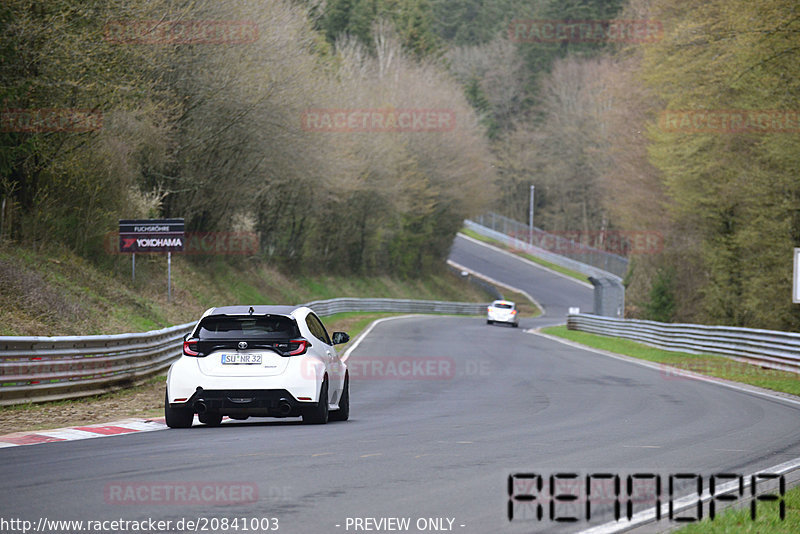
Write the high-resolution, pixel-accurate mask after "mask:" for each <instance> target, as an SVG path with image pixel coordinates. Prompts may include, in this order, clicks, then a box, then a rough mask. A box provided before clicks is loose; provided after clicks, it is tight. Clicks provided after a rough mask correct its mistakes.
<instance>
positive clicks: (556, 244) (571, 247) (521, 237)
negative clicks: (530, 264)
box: [472, 212, 628, 278]
mask: <svg viewBox="0 0 800 534" xmlns="http://www.w3.org/2000/svg"><path fill="white" fill-rule="evenodd" d="M472 222H473V223H475V224H478V225H481V226H482V227H484V228H487V229H489V230H492V231H494V232H497V233H500V234H502V235H505V236H508V237H510V238H513V239H516V241H518V242H519V243H524V244H525V245H526V246H529V247H532V248H534V249H536V251H537V254H536V255H537V256H538V255H542V253H546V254H548V255H552V256H554V257H555V259H554V260H553V259H549V258H548V261H551V262H552V263H556V264H557V265H562V264H561V263H559V262H558V259H560V258H569V259H571V260H574V261H576V262H578V263H580V264H581V265H588V266H591V267H594V268H595V269H599V270H600V271H603V272H607V273H613V274H614V275H615V276H617V277H619V278H624V277H625V274H626V273H627V272H628V258H626V257H625V256H621V255H619V254H614V253H613V252H608V251H606V250H601V249H598V248H594V247H591V246H589V245H587V244H585V243H582V242H580V241H576V240H574V239H570V238H568V237H565V236H562V235H556V234H552V233H549V232H545V231H544V230H542V229H541V228H536V227H535V226H534V228H533V232H531V231H530V226H528V225H527V224H525V223H521V222H519V221H515V220H514V219H510V218H508V217H505V216H503V215H500V214H498V213H494V212H489V213H487V214H484V215H480V216H478V217H476V218H475V220H474V221H472ZM531 238H532V242H531V243H528V240H529V239H531ZM517 248H520V247H517ZM542 257H544V256H542ZM563 266H564V267H567V268H569V269H572V270H575V271H578V272H580V273H583V272H584V271H582V270H581V269H580V267H578V268H576V267H570V266H568V265H566V264H565V265H563ZM584 274H587V275H588V276H593V277H595V278H597V275H595V274H591V273H584Z"/></svg>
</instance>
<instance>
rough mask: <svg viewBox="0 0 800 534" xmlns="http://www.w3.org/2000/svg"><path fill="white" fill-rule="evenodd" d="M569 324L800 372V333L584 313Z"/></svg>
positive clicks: (668, 347)
mask: <svg viewBox="0 0 800 534" xmlns="http://www.w3.org/2000/svg"><path fill="white" fill-rule="evenodd" d="M567 328H568V329H570V330H580V331H582V332H590V333H593V334H602V335H605V336H615V337H623V338H626V339H632V340H634V341H639V342H641V343H646V344H648V345H652V346H654V347H658V348H661V349H665V350H671V351H681V352H688V353H692V354H700V353H704V354H719V355H722V356H728V357H732V358H735V359H737V360H743V361H747V362H749V363H753V364H756V365H760V366H762V367H769V368H772V369H781V370H784V371H792V372H795V373H797V372H800V333H794V332H781V331H777V330H758V329H754V328H739V327H732V326H704V325H696V324H679V323H659V322H656V321H640V320H635V319H616V318H612V317H600V316H597V315H589V314H584V313H581V314H574V315H568V316H567Z"/></svg>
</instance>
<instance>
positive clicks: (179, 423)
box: [164, 392, 194, 428]
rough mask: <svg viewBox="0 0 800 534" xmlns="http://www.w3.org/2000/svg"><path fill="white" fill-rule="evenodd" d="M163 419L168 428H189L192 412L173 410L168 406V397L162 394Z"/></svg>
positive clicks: (188, 410)
mask: <svg viewBox="0 0 800 534" xmlns="http://www.w3.org/2000/svg"><path fill="white" fill-rule="evenodd" d="M164 419H165V421H166V423H167V426H168V427H170V428H189V427H191V426H192V420H193V419H194V412H193V411H192V410H191V409H190V408H174V407H172V406H170V405H169V397H168V396H167V393H166V392H164Z"/></svg>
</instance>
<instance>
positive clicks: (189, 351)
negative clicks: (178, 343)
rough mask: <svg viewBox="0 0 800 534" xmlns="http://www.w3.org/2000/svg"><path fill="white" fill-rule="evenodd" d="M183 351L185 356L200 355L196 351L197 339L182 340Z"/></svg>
mask: <svg viewBox="0 0 800 534" xmlns="http://www.w3.org/2000/svg"><path fill="white" fill-rule="evenodd" d="M183 353H184V354H185V355H187V356H200V353H199V352H197V340H196V339H193V340H188V339H187V340H185V341H184V342H183Z"/></svg>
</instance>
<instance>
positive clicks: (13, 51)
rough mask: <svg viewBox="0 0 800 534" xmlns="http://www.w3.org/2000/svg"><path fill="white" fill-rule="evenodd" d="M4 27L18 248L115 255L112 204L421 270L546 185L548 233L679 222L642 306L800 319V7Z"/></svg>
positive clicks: (289, 250)
mask: <svg viewBox="0 0 800 534" xmlns="http://www.w3.org/2000/svg"><path fill="white" fill-rule="evenodd" d="M609 21H611V22H609ZM614 21H616V22H614ZM580 24H583V28H584V29H583V30H582V29H581V27H580V26H579V25H580ZM0 26H2V37H0V72H2V76H1V80H0V93H1V95H2V96H1V98H2V100H3V105H2V109H3V116H2V127H1V128H0V139H2V142H1V143H0V201H1V202H2V211H0V239H1V240H5V241H6V242H12V243H14V244H16V245H17V246H28V247H37V246H40V245H41V244H42V243H44V242H45V241H48V240H50V241H52V240H57V241H59V242H61V243H63V244H64V245H65V246H69V247H71V248H73V249H74V250H76V251H78V252H79V253H80V254H82V255H84V256H86V257H88V258H95V257H100V256H101V255H102V254H103V236H104V235H105V234H106V233H107V232H108V231H109V230H113V229H114V227H115V224H116V220H117V219H118V218H137V217H142V218H144V217H162V216H163V217H184V218H185V219H186V222H187V228H188V229H190V230H195V231H202V232H212V231H226V232H230V231H242V232H254V233H257V235H258V236H259V240H260V252H259V256H260V257H261V259H263V260H264V261H268V262H271V263H274V264H276V265H280V266H282V267H283V268H285V269H287V270H297V269H299V270H303V271H311V272H338V273H360V274H361V273H393V274H398V275H401V276H410V277H413V276H417V275H419V274H420V273H424V272H426V271H427V270H429V269H430V268H432V266H434V265H437V264H439V263H441V261H442V260H443V259H444V258H445V257H446V256H447V254H448V250H449V247H450V244H451V242H452V239H453V237H454V235H455V233H456V232H457V231H458V229H459V228H460V227H461V224H462V221H463V219H465V218H468V217H471V216H475V215H479V214H480V213H483V212H485V211H488V210H493V211H496V212H498V213H502V214H504V215H507V216H509V217H512V218H515V219H517V220H519V221H526V220H527V209H528V190H529V187H530V185H532V184H535V186H536V207H535V209H536V225H537V226H539V227H541V228H543V229H544V230H548V231H551V232H579V233H584V234H586V235H597V234H598V233H601V234H604V233H609V234H611V233H614V232H617V233H618V235H630V233H631V232H649V233H653V232H656V233H658V235H660V236H661V238H662V242H663V244H664V246H663V248H660V249H659V250H658V251H657V253H655V252H654V251H650V252H649V253H643V254H633V255H632V256H631V257H630V260H631V261H630V265H631V267H630V271H629V273H628V276H627V279H626V284H627V286H628V300H627V309H626V314H627V315H628V316H631V317H642V318H650V319H655V320H662V321H683V322H700V323H708V324H728V325H737V326H750V327H761V328H775V329H784V330H797V329H798V328H800V306H798V305H793V304H792V302H791V284H792V248H793V247H796V246H800V172H798V171H800V150H798V149H800V142H799V141H800V139H799V138H798V135H800V125H799V123H798V111H800V69H798V56H800V5H798V4H797V2H795V1H791V0H748V1H744V0H703V1H700V0H684V1H681V2H676V1H674V0H605V1H602V0H584V1H581V0H293V1H292V0H271V1H212V0H198V1H192V2H184V1H178V2H176V1H168V0H153V1H145V0H128V1H123V0H104V1H103V0H84V1H78V0H50V1H48V2H35V1H33V0H8V1H6V2H4V3H3V5H2V7H0ZM521 27H522V28H525V31H522V32H521V31H520V28H521ZM551 27H553V28H557V27H560V28H561V30H559V31H560V33H559V32H555V33H547V32H544V31H543V32H539V31H538V30H537V31H533V29H534V28H544V29H546V28H551ZM618 27H624V28H627V29H626V30H624V31H623V30H620V29H619V28H618ZM565 28H566V29H567V30H568V31H564V29H565ZM586 28H589V29H591V32H590V31H589V30H587V29H586ZM615 28H617V29H615ZM637 28H647V31H645V32H642V31H639V30H637ZM515 30H516V31H515ZM53 110H60V111H59V112H58V113H57V112H55V111H53ZM65 110H66V111H65ZM356 112H357V113H356ZM431 112H434V113H435V114H437V115H436V116H437V117H438V119H437V120H439V121H443V120H446V121H448V122H447V127H446V128H441V127H439V128H437V127H431V128H425V127H421V126H419V125H418V127H414V126H413V125H414V124H416V123H413V122H409V123H408V124H410V125H411V126H409V127H402V124H403V121H401V117H403V113H406V114H408V115H409V116H411V115H410V114H413V113H417V114H419V113H429V114H430V113H431ZM37 113H38V114H42V113H44V114H45V115H47V114H49V115H48V116H47V117H40V116H38V115H37ZM59 113H60V114H61V115H59ZM64 113H68V115H69V116H68V117H66V118H65V117H64V116H63V115H64ZM320 113H322V115H320ZM358 113H360V114H361V115H358ZM357 115H358V116H357ZM362 115H363V117H370V121H371V122H369V124H370V125H371V127H368V128H367V127H364V125H365V124H367V122H365V121H366V120H367V119H365V118H363V117H362ZM320 116H322V117H328V118H329V122H328V123H324V122H320V121H317V119H318V118H319V117H320ZM309 117H312V118H314V120H315V121H316V122H313V124H312V123H310V122H308V119H309ZM359 117H361V119H363V120H362V122H360V123H359V120H361V119H360V118H359ZM376 117H377V118H378V119H380V125H381V126H380V127H376V126H375V124H377V123H376V122H375V120H376ZM304 118H305V120H304ZM450 119H452V120H450ZM409 120H410V119H409ZM26 121H27V122H26ZM337 121H339V122H337ZM31 123H36V124H39V126H37V127H30V124H31ZM390 123H391V124H390ZM324 124H338V127H336V128H334V127H323V126H321V125H324ZM419 124H422V120H421V119H420V123H419ZM440 124H441V123H440ZM25 125H28V126H25ZM391 125H394V126H391Z"/></svg>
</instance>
